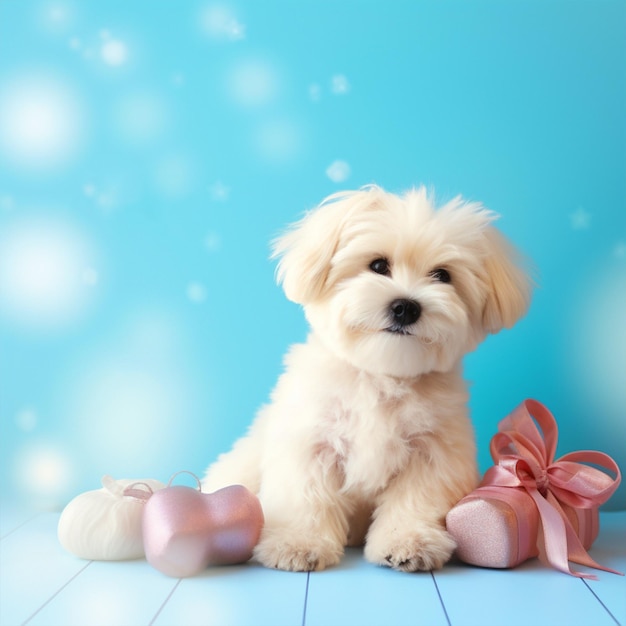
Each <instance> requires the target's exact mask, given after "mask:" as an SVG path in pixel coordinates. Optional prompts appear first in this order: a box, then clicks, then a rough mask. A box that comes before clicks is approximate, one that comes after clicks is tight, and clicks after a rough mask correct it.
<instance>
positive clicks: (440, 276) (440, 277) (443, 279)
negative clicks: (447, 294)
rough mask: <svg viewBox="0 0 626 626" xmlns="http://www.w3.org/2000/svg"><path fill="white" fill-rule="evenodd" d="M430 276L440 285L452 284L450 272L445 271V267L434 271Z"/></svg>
mask: <svg viewBox="0 0 626 626" xmlns="http://www.w3.org/2000/svg"><path fill="white" fill-rule="evenodd" d="M430 275H431V276H432V277H433V278H434V279H435V280H436V281H439V282H440V283H449V282H452V277H451V276H450V272H448V270H444V269H443V267H438V268H437V269H436V270H433V271H432V272H431V273H430Z"/></svg>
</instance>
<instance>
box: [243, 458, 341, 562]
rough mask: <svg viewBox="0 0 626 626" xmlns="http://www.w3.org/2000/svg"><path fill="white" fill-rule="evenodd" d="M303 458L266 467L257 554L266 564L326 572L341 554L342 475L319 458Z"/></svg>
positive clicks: (262, 482) (255, 554) (285, 459)
mask: <svg viewBox="0 0 626 626" xmlns="http://www.w3.org/2000/svg"><path fill="white" fill-rule="evenodd" d="M288 454H289V455H291V454H294V452H292V451H290V452H289V453H288ZM303 456H304V458H303ZM303 456H300V458H297V459H296V458H293V459H290V458H285V457H284V456H283V457H282V458H281V462H280V463H274V464H271V465H270V466H269V467H265V468H264V472H263V477H262V481H261V490H260V492H259V498H260V500H261V504H262V506H263V513H264V515H265V526H264V528H263V533H262V535H261V540H260V542H259V544H258V545H257V547H256V549H255V551H254V556H255V558H256V559H257V560H258V561H260V562H261V563H262V564H263V565H265V566H267V567H272V568H277V569H283V570H290V571H312V570H322V569H325V568H326V567H329V566H331V565H335V564H337V563H338V562H339V560H340V559H341V556H342V555H343V550H344V546H345V544H346V541H347V533H348V521H347V517H348V516H347V513H348V511H347V510H346V503H345V501H343V499H342V498H340V497H339V484H338V480H339V479H338V477H336V476H333V472H334V470H333V469H330V470H328V468H324V465H323V464H322V463H320V462H319V461H318V459H317V458H316V457H315V456H313V455H311V457H310V458H309V460H308V461H306V460H305V458H306V455H303Z"/></svg>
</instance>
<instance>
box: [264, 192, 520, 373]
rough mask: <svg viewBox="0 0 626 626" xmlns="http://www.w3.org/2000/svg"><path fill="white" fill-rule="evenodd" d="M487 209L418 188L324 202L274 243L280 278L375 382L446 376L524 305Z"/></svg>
mask: <svg viewBox="0 0 626 626" xmlns="http://www.w3.org/2000/svg"><path fill="white" fill-rule="evenodd" d="M494 218H495V215H494V214H493V213H490V212H489V211H487V210H485V209H484V208H483V207H481V206H480V205H479V204H475V203H468V202H464V201H463V200H462V199H461V198H456V199H455V200H452V201H451V202H449V203H447V204H446V205H444V206H442V207H441V208H439V209H435V208H434V206H433V203H432V200H431V198H430V197H429V195H428V193H427V192H426V190H425V189H424V188H420V189H417V190H412V191H410V192H408V193H406V194H405V195H404V196H402V197H400V196H396V195H394V194H390V193H387V192H385V191H383V190H382V189H380V188H378V187H367V188H365V189H362V190H360V191H355V192H345V193H340V194H336V195H334V196H331V197H329V198H327V199H326V200H325V201H324V202H323V203H322V204H321V205H320V206H319V207H318V208H317V209H315V210H314V211H312V212H310V213H308V214H307V215H306V216H305V217H304V219H302V220H301V221H300V222H298V223H296V224H294V225H293V227H292V228H291V229H290V230H289V231H288V232H287V233H286V234H285V235H283V236H282V237H280V238H279V239H278V240H277V241H276V242H275V245H274V255H275V257H277V258H279V259H280V261H279V265H278V279H279V281H280V282H282V284H283V287H284V290H285V293H286V295H287V297H288V298H289V299H290V300H293V301H294V302H297V303H299V304H301V305H303V307H304V310H305V313H306V316H307V319H308V321H309V323H310V324H311V327H312V328H313V330H314V331H315V332H316V334H317V335H318V336H319V337H320V339H321V340H322V341H323V342H324V343H325V345H326V346H327V348H329V349H330V350H332V351H333V352H334V353H335V354H337V355H338V356H340V357H341V358H343V359H345V360H346V361H348V362H350V363H351V364H353V365H354V366H356V367H358V368H360V369H364V370H366V371H369V372H371V373H376V374H386V375H390V376H397V377H413V376H418V375H420V374H423V373H426V372H430V371H448V370H449V369H451V368H452V367H454V366H455V365H456V363H457V362H458V361H459V359H460V358H461V357H462V356H463V355H464V354H465V353H467V352H468V351H470V350H472V349H473V348H474V347H475V346H476V345H477V344H478V343H479V342H480V341H482V339H484V337H485V336H486V334H487V333H495V332H498V331H499V330H501V329H502V328H505V327H510V326H512V325H513V324H514V323H515V322H516V321H517V320H518V319H519V318H520V317H521V316H522V315H523V314H524V313H525V312H526V309H527V307H528V303H529V300H530V281H529V278H528V277H527V275H526V273H525V272H524V271H523V270H522V269H521V268H520V266H519V265H518V261H517V255H516V253H515V251H514V250H513V248H512V247H511V246H510V245H509V244H508V243H507V242H506V240H505V239H504V237H503V236H502V235H500V234H499V233H498V232H497V231H496V229H495V228H494V227H493V226H492V222H493V220H494Z"/></svg>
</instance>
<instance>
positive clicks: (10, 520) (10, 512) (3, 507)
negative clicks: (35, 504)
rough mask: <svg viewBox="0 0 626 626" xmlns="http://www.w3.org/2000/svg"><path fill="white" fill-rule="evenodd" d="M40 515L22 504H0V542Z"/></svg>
mask: <svg viewBox="0 0 626 626" xmlns="http://www.w3.org/2000/svg"><path fill="white" fill-rule="evenodd" d="M39 514H40V512H38V511H34V510H33V509H32V508H30V507H27V506H24V505H22V504H14V503H12V502H0V541H2V539H4V538H5V537H8V536H9V535H10V534H11V533H12V532H14V531H15V530H17V529H18V528H19V527H20V526H22V524H25V523H26V522H29V521H30V520H32V519H34V518H35V517H37V515H39Z"/></svg>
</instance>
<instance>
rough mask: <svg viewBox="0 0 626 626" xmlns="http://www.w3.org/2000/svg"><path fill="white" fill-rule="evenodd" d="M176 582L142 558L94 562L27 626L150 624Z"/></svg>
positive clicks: (121, 625) (123, 625)
mask: <svg viewBox="0 0 626 626" xmlns="http://www.w3.org/2000/svg"><path fill="white" fill-rule="evenodd" d="M177 582H178V581H177V579H172V578H168V577H167V576H164V575H163V574H161V573H160V572H158V571H157V570H155V569H154V568H153V567H151V566H150V565H149V564H148V563H147V562H146V561H145V560H143V559H141V560H137V561H119V562H103V561H100V562H93V563H92V564H91V565H90V566H89V567H88V568H87V569H86V570H85V571H84V572H82V573H81V575H80V576H78V577H77V578H75V579H74V580H72V581H71V582H70V584H69V585H67V586H66V587H65V588H63V589H62V590H61V591H60V592H59V593H58V594H57V595H56V596H55V597H54V598H53V599H52V600H51V601H50V602H49V603H48V604H46V605H45V606H44V607H43V608H42V609H41V610H40V611H39V612H38V613H37V614H36V615H34V617H33V618H32V620H31V621H29V622H28V626H50V624H63V626H128V625H129V624H149V623H150V621H151V620H152V619H153V618H154V616H155V615H156V613H157V612H158V611H159V609H160V608H161V606H162V604H163V603H164V602H165V600H166V599H167V597H168V596H169V594H170V593H171V591H172V589H173V588H174V587H175V586H176V583H177Z"/></svg>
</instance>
